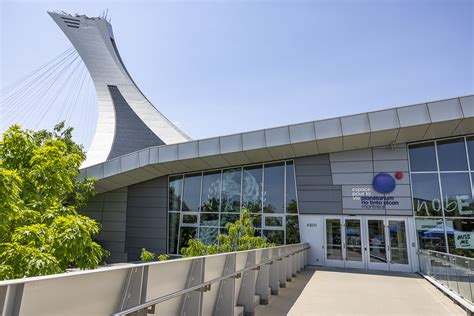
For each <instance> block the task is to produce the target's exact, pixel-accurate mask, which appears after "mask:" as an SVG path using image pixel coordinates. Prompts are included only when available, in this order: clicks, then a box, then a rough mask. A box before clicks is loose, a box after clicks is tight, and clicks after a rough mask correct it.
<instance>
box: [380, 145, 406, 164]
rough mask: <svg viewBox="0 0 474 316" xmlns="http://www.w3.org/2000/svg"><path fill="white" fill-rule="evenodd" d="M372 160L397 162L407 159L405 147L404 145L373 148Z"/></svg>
mask: <svg viewBox="0 0 474 316" xmlns="http://www.w3.org/2000/svg"><path fill="white" fill-rule="evenodd" d="M372 152H373V157H374V160H399V159H407V157H408V156H407V155H408V153H407V147H406V145H405V144H403V145H397V146H395V147H393V148H392V147H378V148H373V150H372Z"/></svg>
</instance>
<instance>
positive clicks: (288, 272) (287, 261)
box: [283, 250, 293, 282]
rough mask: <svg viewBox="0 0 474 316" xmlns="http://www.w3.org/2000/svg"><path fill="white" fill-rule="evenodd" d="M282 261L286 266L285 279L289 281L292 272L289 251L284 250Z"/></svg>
mask: <svg viewBox="0 0 474 316" xmlns="http://www.w3.org/2000/svg"><path fill="white" fill-rule="evenodd" d="M283 262H285V267H286V281H288V282H291V275H292V274H293V264H292V260H291V255H290V254H289V251H288V250H287V251H286V256H285V257H284V259H283Z"/></svg>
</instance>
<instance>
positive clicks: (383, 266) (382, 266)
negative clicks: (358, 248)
mask: <svg viewBox="0 0 474 316" xmlns="http://www.w3.org/2000/svg"><path fill="white" fill-rule="evenodd" d="M371 220H372V221H380V222H382V233H383V245H384V246H383V247H380V248H376V249H375V251H374V252H377V251H379V252H382V251H384V252H385V262H383V261H381V262H377V261H375V260H374V261H371V260H370V259H371V251H370V236H369V221H371ZM364 222H365V227H366V229H365V232H364V233H365V235H366V237H365V239H366V241H367V252H366V258H367V268H368V269H375V270H390V267H389V264H388V261H389V258H388V246H387V244H388V234H387V224H386V218H385V216H365V220H364ZM373 242H374V244H376V242H379V239H374V241H373ZM376 257H377V255H376V254H375V255H374V258H376ZM378 257H380V258H383V254H381V255H379V256H378Z"/></svg>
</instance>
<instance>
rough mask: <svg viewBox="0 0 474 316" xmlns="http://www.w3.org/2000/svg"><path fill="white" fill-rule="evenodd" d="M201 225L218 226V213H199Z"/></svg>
mask: <svg viewBox="0 0 474 316" xmlns="http://www.w3.org/2000/svg"><path fill="white" fill-rule="evenodd" d="M199 219H200V222H201V226H219V214H215V213H201V216H200V218H199Z"/></svg>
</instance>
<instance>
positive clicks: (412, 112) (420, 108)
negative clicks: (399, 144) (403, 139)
mask: <svg viewBox="0 0 474 316" xmlns="http://www.w3.org/2000/svg"><path fill="white" fill-rule="evenodd" d="M396 110H397V113H398V118H399V120H400V127H402V128H403V127H408V126H415V125H424V124H430V123H431V120H430V113H429V112H428V107H427V106H426V104H418V105H412V106H406V107H403V108H397V109H396Z"/></svg>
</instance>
